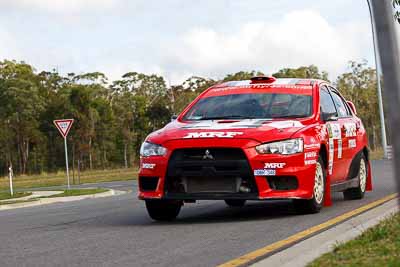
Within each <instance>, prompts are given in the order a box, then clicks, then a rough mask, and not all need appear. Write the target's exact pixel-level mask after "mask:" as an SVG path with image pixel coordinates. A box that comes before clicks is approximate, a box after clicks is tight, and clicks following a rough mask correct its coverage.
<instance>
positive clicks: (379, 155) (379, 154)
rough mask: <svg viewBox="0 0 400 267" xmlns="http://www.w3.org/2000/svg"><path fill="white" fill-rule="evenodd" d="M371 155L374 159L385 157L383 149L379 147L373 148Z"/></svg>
mask: <svg viewBox="0 0 400 267" xmlns="http://www.w3.org/2000/svg"><path fill="white" fill-rule="evenodd" d="M369 156H370V158H371V159H372V160H376V159H383V149H382V148H378V149H376V150H371V151H370V154H369Z"/></svg>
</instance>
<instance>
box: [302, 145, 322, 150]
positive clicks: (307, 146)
mask: <svg viewBox="0 0 400 267" xmlns="http://www.w3.org/2000/svg"><path fill="white" fill-rule="evenodd" d="M319 147H320V144H305V145H304V149H315V148H319Z"/></svg>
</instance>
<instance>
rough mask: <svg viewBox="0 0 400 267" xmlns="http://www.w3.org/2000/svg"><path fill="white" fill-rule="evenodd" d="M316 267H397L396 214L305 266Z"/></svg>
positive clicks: (399, 236) (399, 222)
mask: <svg viewBox="0 0 400 267" xmlns="http://www.w3.org/2000/svg"><path fill="white" fill-rule="evenodd" d="M319 266H324V267H326V266H327V267H329V266H349V267H350V266H351V267H353V266H354V267H355V266H393V267H394V266H400V214H396V215H394V216H392V217H390V218H388V219H386V220H384V221H382V222H381V223H379V224H378V225H377V226H375V227H372V228H370V229H368V230H367V231H365V232H364V233H363V234H362V235H360V236H359V237H357V238H356V239H354V240H351V241H349V242H346V243H344V244H340V245H338V246H336V248H335V249H334V250H333V251H332V252H330V253H326V254H324V255H322V256H321V257H319V258H318V259H316V260H315V261H313V262H312V263H310V264H309V265H308V267H319Z"/></svg>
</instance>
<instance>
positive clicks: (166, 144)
mask: <svg viewBox="0 0 400 267" xmlns="http://www.w3.org/2000/svg"><path fill="white" fill-rule="evenodd" d="M356 114H357V113H356V109H355V106H354V104H353V103H352V102H349V101H346V100H345V99H344V98H343V96H342V95H341V94H340V93H339V91H338V90H337V89H335V88H333V87H332V85H330V84H329V83H327V82H325V81H322V80H311V79H276V78H274V77H254V78H252V79H251V80H248V81H233V82H226V83H222V84H218V85H215V86H213V87H211V88H209V89H207V90H206V91H204V92H203V93H202V94H201V95H199V96H198V97H197V98H196V99H195V100H194V101H193V102H192V103H191V104H190V105H189V106H188V107H187V108H186V109H185V110H184V111H183V112H182V113H181V114H180V115H179V116H178V117H177V119H176V120H174V121H172V122H171V123H169V124H168V125H166V126H165V127H164V128H163V129H160V130H158V131H155V132H153V133H151V134H150V135H149V136H148V137H147V138H146V140H145V142H144V143H143V144H142V146H141V149H140V156H141V159H140V172H139V198H140V199H143V200H145V202H146V208H147V211H148V213H149V215H150V217H151V218H153V219H155V220H172V219H174V218H176V216H177V215H178V214H179V211H180V209H181V207H182V205H183V203H185V202H186V203H190V202H195V201H196V200H224V201H225V202H226V204H227V205H228V206H243V205H244V204H245V202H246V200H271V199H291V200H293V203H294V205H295V208H296V209H298V210H300V211H301V212H307V213H316V212H319V211H320V209H321V208H322V206H329V205H331V199H330V198H331V196H330V193H331V190H333V191H340V192H343V194H344V197H345V199H361V198H362V197H363V196H364V193H365V191H369V190H372V182H371V168H370V162H369V156H368V140H367V135H366V132H365V128H364V126H363V124H362V122H361V120H360V118H358V117H357V115H356Z"/></svg>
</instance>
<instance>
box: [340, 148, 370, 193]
mask: <svg viewBox="0 0 400 267" xmlns="http://www.w3.org/2000/svg"><path fill="white" fill-rule="evenodd" d="M367 177H368V165H367V160H366V159H365V156H364V155H362V157H361V159H360V166H359V167H358V175H357V178H358V187H355V188H349V189H346V190H345V191H343V196H344V199H345V200H355V199H362V198H363V197H364V194H365V189H366V186H367Z"/></svg>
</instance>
